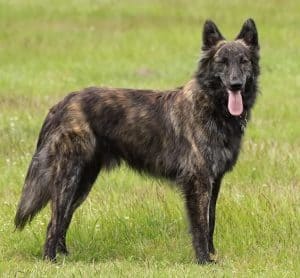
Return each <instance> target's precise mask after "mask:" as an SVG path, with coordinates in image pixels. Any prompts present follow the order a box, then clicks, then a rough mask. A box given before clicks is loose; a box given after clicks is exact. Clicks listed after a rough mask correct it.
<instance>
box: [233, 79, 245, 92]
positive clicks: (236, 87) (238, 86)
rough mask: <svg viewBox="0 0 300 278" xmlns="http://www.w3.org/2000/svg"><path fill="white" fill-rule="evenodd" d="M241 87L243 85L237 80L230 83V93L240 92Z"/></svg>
mask: <svg viewBox="0 0 300 278" xmlns="http://www.w3.org/2000/svg"><path fill="white" fill-rule="evenodd" d="M242 87H243V83H242V82H241V81H239V80H236V81H233V82H230V90H232V91H240V90H241V89H242Z"/></svg>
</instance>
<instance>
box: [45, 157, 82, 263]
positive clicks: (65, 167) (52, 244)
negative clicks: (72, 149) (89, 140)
mask: <svg viewBox="0 0 300 278" xmlns="http://www.w3.org/2000/svg"><path fill="white" fill-rule="evenodd" d="M57 159H58V160H57V161H54V163H55V166H53V167H54V168H55V169H54V173H53V186H52V192H51V209H52V214H51V221H50V223H49V225H48V228H47V237H46V242H45V246H44V258H46V259H49V260H51V261H53V260H55V257H56V248H57V245H58V241H59V239H60V238H61V237H62V234H63V226H64V223H65V222H66V220H67V219H68V215H69V211H70V210H71V207H72V202H73V199H74V196H75V194H76V192H77V189H78V186H79V182H80V180H81V175H82V171H83V161H82V158H81V157H80V156H79V155H75V154H74V155H70V156H68V157H62V156H59V155H58V156H57ZM54 163H53V164H54Z"/></svg>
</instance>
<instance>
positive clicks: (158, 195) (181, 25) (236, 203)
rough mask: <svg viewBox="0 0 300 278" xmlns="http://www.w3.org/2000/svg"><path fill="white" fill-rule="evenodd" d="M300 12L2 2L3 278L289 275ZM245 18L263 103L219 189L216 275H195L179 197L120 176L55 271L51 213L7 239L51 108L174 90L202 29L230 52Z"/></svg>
mask: <svg viewBox="0 0 300 278" xmlns="http://www.w3.org/2000/svg"><path fill="white" fill-rule="evenodd" d="M299 10H300V2H299V1H296V0H294V1H292V0H286V1H280V0H271V1H237V0H229V1H221V0H215V1H200V0H199V1H183V0H173V1H171V0H164V1H156V0H153V1H150V0H149V1H143V0H141V1H137V0H124V1H113V0H111V1H109V0H102V1H100V0H99V1H92V0H90V1H89V0H72V1H58V0H52V1H49V0H44V1H38V0H35V1H33V0H32V1H21V0H8V1H2V0H0V204H1V209H0V233H1V245H2V246H1V248H0V274H1V273H3V274H5V275H8V276H10V275H17V274H22V275H33V276H34V277H36V276H39V275H40V276H43V275H50V276H52V275H53V276H55V275H61V273H64V274H65V275H67V276H68V275H69V276H72V275H81V274H82V275H85V274H83V273H89V274H90V275H95V276H98V275H100V274H101V275H104V276H108V275H112V276H120V275H123V276H126V275H127V276H130V277H131V276H132V275H135V276H146V277H147V276H149V277H153V276H160V275H163V276H166V277H167V276H178V277H182V276H195V277H197V276H198V275H199V274H202V275H204V274H206V275H210V276H214V275H217V276H218V275H220V276H223V275H228V276H231V275H234V276H235V275H242V274H245V275H249V276H251V275H265V276H266V277H268V275H270V276H269V277H273V276H274V277H292V276H291V275H296V276H297V274H299V271H300V266H299V253H300V250H299V246H300V235H299V230H300V209H299V203H300V188H299V187H300V181H299V180H300V171H299V164H300V125H299V104H300V94H299V89H300V58H299V57H300V47H299V45H300V33H299V27H300V16H299ZM249 17H251V18H253V19H254V20H255V22H256V24H257V28H258V32H259V40H260V45H261V67H262V74H261V78H260V87H261V94H260V96H259V98H258V100H257V104H256V107H255V109H254V112H253V117H252V121H251V123H250V125H249V128H248V130H247V132H246V136H245V140H244V146H243V151H242V154H241V156H240V160H239V162H238V164H237V167H236V168H235V169H234V171H233V172H232V173H230V174H229V175H228V176H227V177H226V178H225V180H224V182H223V188H222V189H221V197H220V202H219V204H218V219H217V231H216V245H217V249H218V251H219V254H218V259H219V263H218V265H217V266H212V267H206V268H201V267H198V266H196V265H194V261H193V260H194V255H193V251H192V248H191V244H190V238H189V235H188V233H187V231H188V224H187V221H186V217H185V213H184V206H183V204H182V200H181V197H180V194H178V192H176V190H174V189H172V188H170V187H169V186H166V185H165V184H164V182H157V181H155V180H152V179H150V178H145V177H144V178H143V177H140V176H138V175H136V174H135V173H133V172H132V171H130V170H128V169H127V168H126V167H125V166H123V167H122V168H121V169H120V170H118V171H114V172H112V173H110V174H107V173H104V174H103V175H101V176H100V177H99V179H98V181H97V184H96V186H95V187H94V189H93V191H92V193H91V195H90V196H89V198H88V200H87V201H86V202H85V203H84V204H83V206H82V207H81V208H80V209H79V210H78V212H77V213H76V215H75V217H74V220H73V224H72V225H71V229H70V232H69V236H68V243H69V246H70V251H71V255H70V256H69V257H68V258H66V259H65V258H60V260H59V264H58V265H56V266H55V267H54V266H52V265H49V264H46V263H43V262H42V261H41V254H42V253H41V252H42V251H41V250H42V245H43V242H44V237H45V230H46V226H47V222H48V220H49V217H50V215H49V209H48V208H46V209H45V210H44V211H43V212H42V213H41V214H40V215H39V216H38V217H37V218H36V219H35V220H34V221H33V223H32V225H30V226H29V227H27V228H26V229H25V231H24V232H23V233H12V231H13V230H14V227H13V217H14V213H15V207H16V204H17V201H18V198H19V196H20V193H21V188H22V185H23V181H24V176H25V174H26V171H27V167H28V165H29V162H30V160H31V156H32V154H33V151H34V148H35V144H36V140H37V136H38V132H39V129H40V127H41V125H42V122H43V119H44V117H45V116H46V114H47V112H48V110H49V108H50V107H51V106H52V105H54V104H55V103H56V102H57V101H59V100H60V99H61V98H62V97H63V96H65V95H66V94H67V93H69V92H72V91H76V90H80V89H81V88H84V87H88V86H108V87H130V88H152V89H171V88H174V87H177V86H181V85H183V84H184V83H185V82H187V81H188V80H189V79H190V78H191V77H192V75H193V73H194V71H195V69H196V66H197V62H198V60H199V58H200V55H201V52H200V49H201V37H202V26H203V23H204V21H205V20H206V19H208V18H209V19H212V20H213V21H214V22H215V23H216V24H217V25H218V27H219V29H220V30H221V32H222V34H223V35H224V36H225V37H226V38H227V39H228V40H231V39H234V38H235V36H236V35H237V34H238V32H239V31H240V28H241V26H242V24H243V22H244V21H245V20H246V19H247V18H249ZM85 271H89V272H85ZM299 275H300V274H299ZM296 276H295V277H296ZM198 277H199V276H198Z"/></svg>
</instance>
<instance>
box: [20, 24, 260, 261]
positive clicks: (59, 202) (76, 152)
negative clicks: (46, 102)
mask: <svg viewBox="0 0 300 278" xmlns="http://www.w3.org/2000/svg"><path fill="white" fill-rule="evenodd" d="M258 62H259V44H258V35H257V30H256V26H255V23H254V21H253V20H252V19H248V20H247V21H246V22H245V23H244V25H243V26H242V29H241V31H240V33H239V34H238V36H237V37H236V39H235V40H234V41H229V42H228V41H226V40H225V39H224V37H223V36H222V35H221V33H220V32H219V30H218V28H217V26H216V25H215V24H214V23H213V22H212V21H206V22H205V24H204V30H203V46H202V56H201V59H200V62H199V65H198V69H197V71H196V73H195V75H194V77H193V78H192V80H190V81H189V82H188V83H187V84H186V85H184V86H183V87H180V88H177V89H174V90H169V91H156V90H135V89H109V88H96V87H95V88H86V89H84V90H82V91H80V92H75V93H71V94H69V95H68V96H67V97H65V98H64V99H63V100H62V101H61V102H59V103H58V104H56V105H55V106H54V107H52V108H51V109H50V112H49V113H48V115H47V117H46V119H45V122H44V124H43V126H42V129H41V131H40V134H39V139H38V142H37V147H36V152H35V154H34V156H33V158H32V161H31V164H30V166H29V169H28V173H27V176H26V179H25V185H24V188H23V192H22V196H21V200H20V203H19V207H18V210H17V213H16V217H15V225H16V227H17V228H19V229H22V228H23V227H24V226H25V224H26V223H27V222H28V221H31V220H32V218H33V217H34V216H35V215H36V213H37V212H38V211H39V210H41V209H42V208H43V207H44V206H45V205H46V204H47V203H48V202H49V201H50V202H51V209H52V214H51V220H50V223H49V225H48V229H47V236H46V243H45V246H44V256H45V258H48V259H50V260H55V257H56V252H57V251H59V252H62V253H67V248H66V233H67V229H68V227H69V225H70V222H71V219H72V215H73V213H74V211H75V210H76V208H77V207H78V206H79V205H80V204H81V203H82V202H83V201H84V200H85V198H86V197H87V195H88V193H89V191H90V190H91V187H92V185H93V183H94V182H95V180H96V178H97V176H98V174H99V171H100V170H101V169H103V168H108V169H111V168H112V167H114V166H117V165H119V164H120V163H121V161H125V162H126V163H127V164H128V165H129V166H130V167H132V168H134V169H137V170H138V171H140V172H145V173H148V174H151V175H154V176H157V177H164V178H167V179H169V180H171V181H174V182H175V183H176V184H178V186H179V187H180V188H181V190H182V192H183V195H184V198H185V203H186V208H187V213H188V217H189V220H190V226H191V233H192V241H193V246H194V249H195V253H196V258H197V262H198V263H201V264H202V263H207V262H211V261H212V258H211V257H210V254H213V253H214V252H215V248H214V244H213V233H214V227H215V208H216V201H217V198H218V193H219V189H220V184H221V180H222V177H223V176H224V174H225V173H226V172H227V171H229V170H231V169H232V167H233V166H234V164H235V163H236V161H237V158H238V154H239V151H240V146H241V140H242V137H243V133H244V129H245V127H246V124H247V121H248V119H249V117H250V111H251V108H252V106H253V104H254V102H255V99H256V95H257V81H258V80H257V79H258V75H259V64H258Z"/></svg>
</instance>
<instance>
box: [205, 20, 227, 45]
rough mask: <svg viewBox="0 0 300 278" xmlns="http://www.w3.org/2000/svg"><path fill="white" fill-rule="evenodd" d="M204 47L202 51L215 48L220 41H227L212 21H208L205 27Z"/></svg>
mask: <svg viewBox="0 0 300 278" xmlns="http://www.w3.org/2000/svg"><path fill="white" fill-rule="evenodd" d="M202 40H203V46H202V50H208V49H210V48H211V47H213V46H215V45H216V44H217V43H218V42H219V41H221V40H225V39H224V37H223V36H222V34H221V33H220V31H219V29H218V27H217V26H216V24H215V23H213V22H212V21H211V20H206V21H205V23H204V27H203V35H202Z"/></svg>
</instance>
